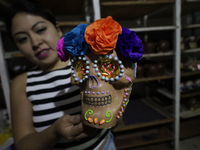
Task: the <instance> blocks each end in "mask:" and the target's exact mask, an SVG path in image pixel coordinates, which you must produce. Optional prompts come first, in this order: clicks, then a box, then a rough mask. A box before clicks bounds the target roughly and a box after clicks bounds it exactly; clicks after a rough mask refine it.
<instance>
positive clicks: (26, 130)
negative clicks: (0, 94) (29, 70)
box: [11, 73, 87, 150]
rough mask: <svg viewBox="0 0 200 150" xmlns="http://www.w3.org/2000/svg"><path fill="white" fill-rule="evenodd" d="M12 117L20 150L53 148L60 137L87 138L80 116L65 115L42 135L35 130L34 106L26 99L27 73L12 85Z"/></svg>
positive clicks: (16, 141) (17, 146)
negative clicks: (33, 119)
mask: <svg viewBox="0 0 200 150" xmlns="http://www.w3.org/2000/svg"><path fill="white" fill-rule="evenodd" d="M11 116H12V117H11V119H12V128H13V137H14V141H15V147H16V149H19V150H27V149H28V150H45V149H49V148H51V147H53V146H54V145H55V144H56V143H57V142H58V141H59V139H60V137H65V138H68V139H79V138H84V137H86V136H87V134H86V133H84V128H83V124H82V122H81V119H80V116H79V115H76V116H69V115H65V116H63V117H61V118H60V119H58V120H57V121H56V122H55V123H54V124H53V125H52V126H50V127H48V128H47V129H45V130H44V131H42V132H40V133H37V132H36V131H35V130H34V127H33V121H32V104H31V102H30V101H29V100H28V99H27V97H26V73H25V74H22V75H20V76H18V77H16V78H15V79H14V80H13V82H12V84H11Z"/></svg>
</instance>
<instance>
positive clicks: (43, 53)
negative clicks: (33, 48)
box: [36, 49, 49, 58]
mask: <svg viewBox="0 0 200 150" xmlns="http://www.w3.org/2000/svg"><path fill="white" fill-rule="evenodd" d="M48 54H49V49H42V50H41V51H40V52H38V53H37V54H36V56H37V57H38V58H44V57H46V56H47V55H48Z"/></svg>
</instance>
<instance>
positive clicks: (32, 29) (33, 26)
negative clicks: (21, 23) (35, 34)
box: [31, 21, 45, 30]
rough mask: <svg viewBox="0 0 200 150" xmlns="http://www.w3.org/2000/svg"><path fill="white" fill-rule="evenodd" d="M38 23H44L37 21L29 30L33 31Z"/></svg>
mask: <svg viewBox="0 0 200 150" xmlns="http://www.w3.org/2000/svg"><path fill="white" fill-rule="evenodd" d="M39 23H45V21H38V22H36V23H35V24H34V25H33V26H32V28H31V30H33V29H34V28H35V26H37V25H38V24H39Z"/></svg>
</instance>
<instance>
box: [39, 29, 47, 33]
mask: <svg viewBox="0 0 200 150" xmlns="http://www.w3.org/2000/svg"><path fill="white" fill-rule="evenodd" d="M45 30H46V28H41V29H39V30H37V33H42V32H44V31H45Z"/></svg>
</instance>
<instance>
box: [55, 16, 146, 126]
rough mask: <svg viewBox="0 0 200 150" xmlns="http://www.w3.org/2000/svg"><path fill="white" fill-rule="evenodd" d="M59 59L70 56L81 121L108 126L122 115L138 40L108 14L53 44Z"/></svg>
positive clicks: (139, 49) (139, 55)
mask: <svg viewBox="0 0 200 150" xmlns="http://www.w3.org/2000/svg"><path fill="white" fill-rule="evenodd" d="M57 50H58V56H59V58H60V59H61V60H62V61H65V60H67V59H68V56H67V54H69V55H70V60H71V64H72V66H71V68H72V72H71V83H72V84H73V85H77V86H79V87H80V90H81V95H82V118H83V123H84V124H86V125H88V126H91V127H95V128H111V127H113V126H114V125H115V124H116V122H117V120H118V119H120V117H121V116H122V114H123V112H124V110H125V108H126V106H127V104H128V102H129V97H130V94H131V89H132V88H131V87H132V84H133V82H134V80H135V76H136V68H137V63H136V62H137V61H138V60H140V59H141V58H142V55H143V51H142V41H141V40H140V39H139V37H138V36H137V35H136V34H135V32H134V31H130V30H129V29H127V28H123V27H121V26H120V25H119V24H118V23H117V22H116V21H114V20H113V19H112V17H110V16H108V17H107V18H103V19H99V20H96V21H95V22H94V23H92V24H91V25H89V26H88V25H86V24H80V25H78V26H77V27H76V28H74V29H73V30H72V31H71V32H68V33H66V34H65V36H64V38H62V39H61V40H59V41H58V44H57Z"/></svg>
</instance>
